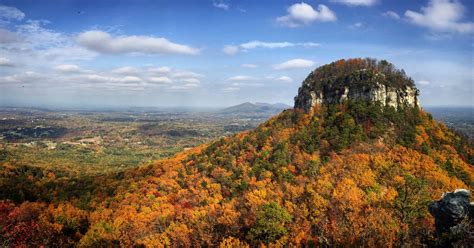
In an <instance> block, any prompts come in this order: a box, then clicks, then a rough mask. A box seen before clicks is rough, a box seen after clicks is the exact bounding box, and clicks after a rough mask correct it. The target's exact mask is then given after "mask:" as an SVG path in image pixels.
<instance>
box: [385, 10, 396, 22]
mask: <svg viewBox="0 0 474 248" xmlns="http://www.w3.org/2000/svg"><path fill="white" fill-rule="evenodd" d="M382 15H383V16H385V17H388V18H392V19H394V20H399V19H400V15H399V14H397V13H396V12H394V11H391V10H389V11H387V12H384V13H382Z"/></svg>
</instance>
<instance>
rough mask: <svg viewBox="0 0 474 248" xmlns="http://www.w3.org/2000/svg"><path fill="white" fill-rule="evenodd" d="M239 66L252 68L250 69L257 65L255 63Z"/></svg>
mask: <svg viewBox="0 0 474 248" xmlns="http://www.w3.org/2000/svg"><path fill="white" fill-rule="evenodd" d="M240 66H241V67H243V68H252V69H253V68H257V67H258V65H256V64H242V65H240Z"/></svg>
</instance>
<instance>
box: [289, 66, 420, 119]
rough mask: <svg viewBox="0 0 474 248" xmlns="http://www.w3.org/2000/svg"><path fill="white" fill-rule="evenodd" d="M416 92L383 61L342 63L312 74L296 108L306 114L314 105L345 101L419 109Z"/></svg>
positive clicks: (402, 76)
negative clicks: (378, 103)
mask: <svg viewBox="0 0 474 248" xmlns="http://www.w3.org/2000/svg"><path fill="white" fill-rule="evenodd" d="M354 61H356V62H354ZM381 64H382V65H381ZM418 92H419V91H418V89H417V88H416V87H415V86H414V84H413V80H411V79H410V78H408V77H407V76H406V75H405V73H404V72H403V70H402V71H399V70H396V69H394V67H393V65H392V64H390V63H388V62H386V61H382V62H377V61H374V60H370V59H365V60H362V59H351V60H347V61H346V60H343V61H342V62H341V61H337V62H334V63H331V64H328V65H325V66H322V67H320V68H318V69H316V70H315V71H313V72H311V74H309V76H308V77H307V78H306V79H305V80H304V81H303V85H302V86H301V87H300V88H299V90H298V95H297V96H296V97H295V108H301V109H304V110H305V111H306V112H308V111H309V110H311V108H312V107H313V106H314V105H316V104H329V103H340V102H343V101H346V100H359V101H370V102H380V103H381V104H382V105H389V106H393V107H395V108H398V107H401V106H411V107H415V106H418V105H419V103H418Z"/></svg>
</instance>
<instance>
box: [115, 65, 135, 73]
mask: <svg viewBox="0 0 474 248" xmlns="http://www.w3.org/2000/svg"><path fill="white" fill-rule="evenodd" d="M139 72H140V70H139V69H138V68H136V67H132V66H123V67H119V68H116V69H114V70H112V73H115V74H127V75H130V74H137V73H139Z"/></svg>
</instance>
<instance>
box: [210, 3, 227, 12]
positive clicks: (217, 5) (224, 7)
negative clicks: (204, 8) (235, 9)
mask: <svg viewBox="0 0 474 248" xmlns="http://www.w3.org/2000/svg"><path fill="white" fill-rule="evenodd" d="M212 6H214V7H216V8H219V9H223V10H229V4H226V3H223V2H214V3H212Z"/></svg>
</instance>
